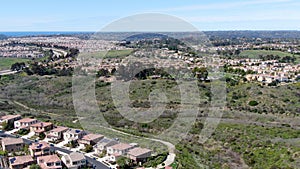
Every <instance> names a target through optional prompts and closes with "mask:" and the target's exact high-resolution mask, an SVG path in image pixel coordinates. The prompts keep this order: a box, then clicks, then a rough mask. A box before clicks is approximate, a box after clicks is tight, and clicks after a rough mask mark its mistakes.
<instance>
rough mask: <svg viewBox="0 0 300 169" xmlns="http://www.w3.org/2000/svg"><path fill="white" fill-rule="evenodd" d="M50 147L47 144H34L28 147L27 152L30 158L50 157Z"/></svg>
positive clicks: (42, 142)
mask: <svg viewBox="0 0 300 169" xmlns="http://www.w3.org/2000/svg"><path fill="white" fill-rule="evenodd" d="M50 148H51V147H50V145H49V144H48V143H47V142H44V141H41V142H35V143H32V144H31V145H30V146H29V152H30V155H31V156H32V157H39V156H45V155H50V154H51V151H50Z"/></svg>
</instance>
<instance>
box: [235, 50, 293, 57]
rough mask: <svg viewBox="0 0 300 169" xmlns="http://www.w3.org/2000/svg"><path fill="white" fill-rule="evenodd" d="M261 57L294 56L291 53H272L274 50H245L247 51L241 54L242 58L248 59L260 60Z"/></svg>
mask: <svg viewBox="0 0 300 169" xmlns="http://www.w3.org/2000/svg"><path fill="white" fill-rule="evenodd" d="M259 55H263V56H265V55H274V56H276V55H278V56H280V57H284V56H293V55H292V54H290V53H287V52H281V51H272V50H245V51H242V52H241V53H240V56H243V57H248V58H253V59H255V58H259Z"/></svg>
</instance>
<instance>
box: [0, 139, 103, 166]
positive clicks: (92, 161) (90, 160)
mask: <svg viewBox="0 0 300 169" xmlns="http://www.w3.org/2000/svg"><path fill="white" fill-rule="evenodd" d="M0 137H16V136H15V135H12V134H7V133H0ZM23 140H24V142H25V144H31V143H33V142H34V141H32V140H29V139H24V138H23ZM52 148H53V149H52V150H53V151H61V152H63V153H67V154H69V153H71V152H72V151H71V150H67V149H64V148H60V147H55V146H53V147H52ZM85 157H86V159H87V161H88V162H89V163H90V164H93V165H94V166H95V169H109V167H107V166H106V165H104V164H103V163H101V162H100V161H97V160H94V159H93V158H91V157H87V156H85Z"/></svg>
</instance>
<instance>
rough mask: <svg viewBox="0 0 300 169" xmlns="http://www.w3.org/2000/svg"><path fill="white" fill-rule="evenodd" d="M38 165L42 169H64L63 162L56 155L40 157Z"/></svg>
mask: <svg viewBox="0 0 300 169" xmlns="http://www.w3.org/2000/svg"><path fill="white" fill-rule="evenodd" d="M37 163H38V165H39V166H40V167H41V169H62V162H61V160H60V158H59V157H58V156H57V155H56V154H54V155H48V156H41V157H38V158H37Z"/></svg>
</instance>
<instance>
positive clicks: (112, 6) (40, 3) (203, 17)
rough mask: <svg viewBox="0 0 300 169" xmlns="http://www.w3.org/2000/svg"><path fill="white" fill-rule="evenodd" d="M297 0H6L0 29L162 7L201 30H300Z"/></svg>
mask: <svg viewBox="0 0 300 169" xmlns="http://www.w3.org/2000/svg"><path fill="white" fill-rule="evenodd" d="M299 9H300V1H299V0H126V1H125V0H105V1H104V0H3V1H1V5H0V31H1V32H7V31H99V30H101V29H102V28H103V27H105V26H106V25H108V24H110V23H112V22H114V21H117V20H119V19H120V18H124V17H128V16H132V15H136V14H143V13H159V14H160V13H161V14H168V15H172V16H175V17H179V18H181V19H183V20H185V21H187V22H188V23H191V24H192V25H194V26H195V27H196V28H197V29H198V30H200V31H209V30H212V31H215V30H300V10H299Z"/></svg>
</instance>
